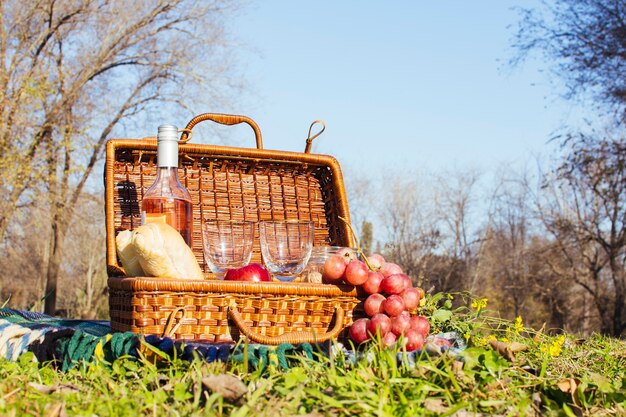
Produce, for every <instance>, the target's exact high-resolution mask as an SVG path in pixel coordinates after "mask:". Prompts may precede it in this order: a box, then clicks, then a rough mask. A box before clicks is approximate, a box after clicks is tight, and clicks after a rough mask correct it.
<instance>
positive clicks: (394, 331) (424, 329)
mask: <svg viewBox="0 0 626 417" xmlns="http://www.w3.org/2000/svg"><path fill="white" fill-rule="evenodd" d="M322 279H323V281H324V282H326V283H333V284H340V283H346V284H351V285H360V286H361V287H362V288H363V290H364V291H365V292H366V293H368V294H370V295H369V296H368V297H367V299H366V300H365V305H364V309H365V314H367V315H368V317H369V318H361V319H358V320H356V321H354V323H352V326H350V329H349V334H350V338H351V339H352V341H354V342H355V343H357V344H361V343H364V342H366V341H368V340H371V339H376V338H380V340H381V341H382V342H383V343H384V344H385V345H386V346H392V345H394V344H395V343H397V342H398V340H402V341H403V344H404V348H405V349H406V350H407V351H414V350H420V349H421V348H422V346H424V339H425V338H426V336H427V335H428V332H430V323H429V322H428V319H427V318H426V317H424V316H419V315H414V316H411V312H415V311H416V310H417V307H418V306H419V304H420V300H421V299H422V298H424V291H423V290H422V289H421V288H413V284H412V282H411V278H410V277H409V276H408V275H406V274H404V273H403V272H402V268H400V266H398V265H397V264H395V263H392V262H385V259H384V258H383V257H382V256H381V255H379V254H374V255H370V256H369V257H367V263H366V262H363V261H360V260H358V259H357V256H356V253H355V252H354V251H353V250H352V249H349V248H344V249H341V250H340V251H338V252H337V253H336V254H334V255H331V256H330V257H329V258H328V259H327V260H326V262H325V263H324V270H323V272H322ZM401 336H402V337H401Z"/></svg>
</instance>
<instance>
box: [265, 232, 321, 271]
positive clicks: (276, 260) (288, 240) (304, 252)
mask: <svg viewBox="0 0 626 417" xmlns="http://www.w3.org/2000/svg"><path fill="white" fill-rule="evenodd" d="M314 230H315V226H314V224H313V222H312V221H300V220H278V221H262V222H260V223H259V237H260V240H261V254H262V255H263V261H264V262H265V266H266V267H267V269H268V270H269V272H270V273H271V274H272V275H273V276H274V277H275V278H276V279H278V280H279V281H293V280H294V279H295V278H296V277H297V276H298V275H299V274H300V273H301V272H302V270H303V269H304V267H305V266H306V263H307V262H308V261H309V257H310V256H311V249H312V248H313V233H314Z"/></svg>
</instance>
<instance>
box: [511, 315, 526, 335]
mask: <svg viewBox="0 0 626 417" xmlns="http://www.w3.org/2000/svg"><path fill="white" fill-rule="evenodd" d="M513 330H515V333H517V334H519V332H521V331H522V330H524V323H522V316H517V318H516V319H515V324H514V325H513Z"/></svg>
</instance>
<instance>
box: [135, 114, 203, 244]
mask: <svg viewBox="0 0 626 417" xmlns="http://www.w3.org/2000/svg"><path fill="white" fill-rule="evenodd" d="M192 214H193V212H192V206H191V196H190V195H189V191H187V189H186V188H185V187H184V186H183V185H182V184H181V183H180V180H179V179H178V129H177V128H176V126H172V125H161V126H159V132H158V135H157V174H156V179H155V180H154V184H152V185H151V186H150V188H148V190H147V191H146V193H145V194H144V197H143V200H142V202H141V221H142V224H145V223H150V222H163V223H167V224H169V225H170V226H172V227H173V228H174V229H176V230H178V231H179V232H180V234H181V235H182V236H183V238H184V239H185V242H187V245H189V247H191V231H192V219H193V215H192Z"/></svg>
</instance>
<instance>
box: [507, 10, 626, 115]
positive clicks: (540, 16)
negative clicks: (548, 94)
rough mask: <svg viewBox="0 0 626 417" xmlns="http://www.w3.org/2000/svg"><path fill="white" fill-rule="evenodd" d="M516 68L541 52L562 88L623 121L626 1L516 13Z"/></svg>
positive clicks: (624, 103)
mask: <svg viewBox="0 0 626 417" xmlns="http://www.w3.org/2000/svg"><path fill="white" fill-rule="evenodd" d="M520 12H521V19H520V22H519V25H518V28H517V33H516V36H515V38H514V42H513V46H514V47H515V48H516V49H517V51H518V52H519V54H518V55H517V56H516V57H515V58H514V59H513V62H514V63H518V62H521V61H523V60H524V59H525V58H526V57H527V56H528V55H529V54H530V53H532V52H539V53H540V54H542V56H543V58H544V59H545V61H546V62H549V63H550V64H551V65H552V68H551V69H552V70H553V71H554V73H555V74H556V76H557V78H559V79H561V80H563V81H564V82H565V86H566V89H567V90H566V94H565V95H566V97H569V98H574V97H577V96H579V97H580V96H587V95H588V94H590V95H591V96H592V97H593V98H594V99H596V100H597V103H601V104H607V105H608V106H609V108H613V109H614V110H616V111H617V113H618V114H619V115H620V116H621V117H622V118H623V117H624V115H625V112H624V111H625V109H626V75H625V74H626V55H625V54H624V50H625V49H626V1H624V0H556V1H550V2H545V1H544V2H542V7H539V8H537V9H534V10H531V9H520Z"/></svg>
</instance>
